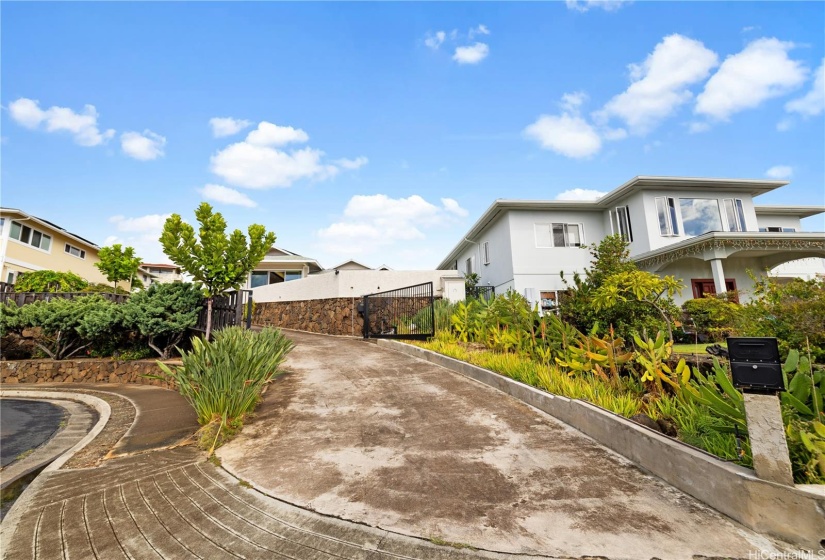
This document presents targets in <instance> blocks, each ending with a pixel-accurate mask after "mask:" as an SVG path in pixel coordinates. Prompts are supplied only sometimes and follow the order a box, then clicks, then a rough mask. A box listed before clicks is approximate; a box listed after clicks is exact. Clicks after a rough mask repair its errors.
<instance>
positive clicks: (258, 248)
mask: <svg viewBox="0 0 825 560" xmlns="http://www.w3.org/2000/svg"><path fill="white" fill-rule="evenodd" d="M195 217H196V218H197V220H198V223H199V224H200V230H199V232H198V233H199V238H200V239H196V237H195V230H194V228H193V227H192V226H190V225H189V224H187V223H185V222H184V221H183V220H182V219H181V217H180V215H178V214H172V215H171V216H170V217H169V218H168V219H167V220H166V223H165V224H164V225H163V233H162V234H161V236H160V243H161V245H163V252H164V253H166V256H168V257H169V259H170V260H171V261H172V262H173V263H175V264H176V265H178V266H179V267H181V268H182V269H183V270H185V271H186V272H187V273H189V274H190V275H191V276H192V278H193V279H194V280H195V281H196V282H200V283H201V284H203V288H204V291H205V292H206V339H207V340H209V337H210V335H211V334H212V301H213V299H214V297H215V296H217V295H219V294H222V293H223V292H225V291H227V290H234V289H238V288H239V287H240V286H241V284H242V283H243V282H244V280H245V279H246V277H247V275H248V274H249V273H250V272H251V271H252V270H253V269H254V268H255V266H256V265H257V264H258V263H259V262H261V259H263V258H264V255H266V253H267V251H269V249H270V248H271V247H272V245H273V244H274V243H275V234H274V233H273V232H268V233H267V231H266V228H264V226H262V225H259V224H252V225H251V226H249V228H248V230H247V232H248V234H249V242H248V243H247V238H246V236H245V235H244V234H243V233H242V232H241V230H239V229H236V230H235V231H233V232H232V234H231V235H230V236H229V237H227V236H226V220H224V218H223V216H222V215H221V214H220V213H219V212H215V213H213V212H212V207H211V206H210V205H209V204H207V203H206V202H203V203H201V205H200V206H198V208H197V210H195Z"/></svg>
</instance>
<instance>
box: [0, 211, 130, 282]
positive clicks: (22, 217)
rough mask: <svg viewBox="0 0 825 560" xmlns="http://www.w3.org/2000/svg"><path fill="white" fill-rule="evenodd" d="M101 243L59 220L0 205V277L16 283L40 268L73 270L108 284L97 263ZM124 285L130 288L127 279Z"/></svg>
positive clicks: (84, 276) (79, 274)
mask: <svg viewBox="0 0 825 560" xmlns="http://www.w3.org/2000/svg"><path fill="white" fill-rule="evenodd" d="M99 250H100V247H98V246H97V245H95V244H94V243H92V242H91V241H89V240H88V239H84V238H82V237H80V236H79V235H77V234H74V233H71V232H69V231H66V230H65V229H63V228H62V227H60V226H58V225H57V224H53V223H52V222H49V221H48V220H44V219H43V218H38V217H37V216H32V215H31V214H27V213H26V212H23V211H22V210H17V209H14V208H0V274H2V276H0V281H2V282H7V283H9V284H13V283H14V282H15V281H16V280H17V278H18V277H19V276H20V275H21V274H25V273H26V272H34V271H37V270H56V271H59V272H73V273H75V274H77V275H78V276H80V277H81V278H83V279H84V280H87V281H88V282H100V283H104V284H107V283H108V281H107V280H106V277H105V276H104V275H103V274H102V273H101V272H100V271H99V270H98V269H97V268H96V267H95V263H97V262H100V259H99V258H98V256H97V253H98V251H99ZM119 286H120V287H121V288H124V289H129V283H128V282H121V283H120V284H119Z"/></svg>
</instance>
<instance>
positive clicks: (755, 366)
mask: <svg viewBox="0 0 825 560" xmlns="http://www.w3.org/2000/svg"><path fill="white" fill-rule="evenodd" d="M727 341H728V357H729V359H730V371H731V374H732V375H733V384H734V386H735V387H737V388H739V389H743V390H745V391H753V392H760V393H776V392H778V391H784V390H785V384H784V382H783V381H782V363H781V362H780V361H779V346H778V345H777V342H776V339H775V338H769V337H748V338H745V337H730V338H728V339H727Z"/></svg>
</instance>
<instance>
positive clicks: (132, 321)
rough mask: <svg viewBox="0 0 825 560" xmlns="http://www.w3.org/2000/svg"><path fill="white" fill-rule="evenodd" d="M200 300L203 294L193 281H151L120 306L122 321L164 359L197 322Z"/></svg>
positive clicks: (201, 300)
mask: <svg viewBox="0 0 825 560" xmlns="http://www.w3.org/2000/svg"><path fill="white" fill-rule="evenodd" d="M202 303H203V294H202V293H201V291H200V290H199V289H198V288H197V287H196V286H195V285H194V284H188V283H182V282H175V283H171V284H154V285H152V286H150V287H149V289H148V290H144V291H142V292H138V293H136V294H133V295H132V296H131V297H130V298H129V300H128V301H127V302H126V303H124V304H123V305H122V307H123V316H124V321H125V323H126V324H127V325H128V326H130V327H132V328H134V329H136V330H137V331H138V332H139V333H140V334H141V335H142V336H143V337H145V338H146V339H147V344H148V345H149V347H150V348H152V349H153V350H154V351H155V352H157V353H158V354H159V355H160V357H161V359H164V360H165V359H167V358H168V357H169V353H170V352H171V350H172V349H173V348H174V347H175V346H177V345H178V344H179V343H180V341H181V339H182V338H183V335H184V334H185V333H186V330H187V329H189V328H191V327H194V326H195V324H196V323H197V322H198V313H199V311H200V309H201V305H202Z"/></svg>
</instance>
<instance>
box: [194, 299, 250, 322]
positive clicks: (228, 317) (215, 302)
mask: <svg viewBox="0 0 825 560" xmlns="http://www.w3.org/2000/svg"><path fill="white" fill-rule="evenodd" d="M241 325H243V326H245V327H246V328H247V329H248V328H250V326H251V325H252V290H238V291H235V292H228V293H227V294H226V295H223V296H215V297H214V298H212V331H219V330H221V329H224V328H226V327H234V326H241ZM192 328H193V329H194V330H196V331H201V332H206V301H204V302H203V307H202V308H201V310H200V312H199V313H198V322H197V323H196V324H195V326H194V327H192Z"/></svg>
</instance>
